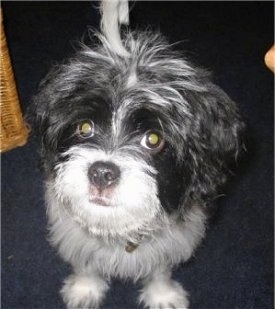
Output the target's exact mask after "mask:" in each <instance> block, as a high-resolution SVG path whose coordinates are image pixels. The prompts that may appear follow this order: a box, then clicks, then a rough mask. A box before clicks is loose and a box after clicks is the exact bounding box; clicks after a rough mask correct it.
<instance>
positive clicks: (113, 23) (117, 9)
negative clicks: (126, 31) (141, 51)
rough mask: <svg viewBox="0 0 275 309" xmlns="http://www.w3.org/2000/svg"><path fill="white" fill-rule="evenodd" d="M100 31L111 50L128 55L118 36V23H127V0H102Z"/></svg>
mask: <svg viewBox="0 0 275 309" xmlns="http://www.w3.org/2000/svg"><path fill="white" fill-rule="evenodd" d="M101 15H102V18H101V31H102V33H103V34H104V36H105V37H106V39H107V41H108V42H109V44H110V45H111V47H112V49H113V51H114V52H115V53H117V54H118V55H120V56H123V57H125V56H129V53H128V52H127V50H126V49H125V46H124V45H123V43H122V41H121V37H120V25H121V24H126V25H128V24H129V7H128V0H102V2H101Z"/></svg>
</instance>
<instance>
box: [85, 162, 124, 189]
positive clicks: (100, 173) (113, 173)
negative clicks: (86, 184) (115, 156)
mask: <svg viewBox="0 0 275 309" xmlns="http://www.w3.org/2000/svg"><path fill="white" fill-rule="evenodd" d="M88 177H89V179H90V181H91V183H92V184H93V185H94V186H96V187H97V188H98V189H101V190H102V189H105V188H107V187H109V186H111V185H112V184H114V183H115V182H117V181H118V180H119V177H120V170H119V168H118V166H116V165H115V164H114V163H112V162H103V161H97V162H95V163H94V164H92V165H91V166H90V168H89V170H88Z"/></svg>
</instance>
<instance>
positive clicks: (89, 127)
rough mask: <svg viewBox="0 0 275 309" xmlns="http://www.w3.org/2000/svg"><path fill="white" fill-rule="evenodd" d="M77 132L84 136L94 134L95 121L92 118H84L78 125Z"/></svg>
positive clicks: (87, 136)
mask: <svg viewBox="0 0 275 309" xmlns="http://www.w3.org/2000/svg"><path fill="white" fill-rule="evenodd" d="M77 134H78V135H79V136H80V137H82V138H89V137H92V136H93V135H94V123H93V122H92V121H91V120H84V121H82V122H80V123H79V124H78V126H77Z"/></svg>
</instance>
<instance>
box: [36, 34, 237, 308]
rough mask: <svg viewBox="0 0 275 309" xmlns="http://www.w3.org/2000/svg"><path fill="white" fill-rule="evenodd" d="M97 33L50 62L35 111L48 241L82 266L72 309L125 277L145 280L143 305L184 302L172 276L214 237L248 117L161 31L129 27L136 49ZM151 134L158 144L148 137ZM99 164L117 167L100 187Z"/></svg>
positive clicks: (69, 284)
mask: <svg viewBox="0 0 275 309" xmlns="http://www.w3.org/2000/svg"><path fill="white" fill-rule="evenodd" d="M98 38H99V39H100V44H99V45H97V46H93V47H88V46H82V48H81V50H80V51H79V52H77V54H76V55H75V57H73V58H71V59H69V60H68V61H67V62H66V63H65V64H62V65H60V66H57V67H55V68H53V70H52V71H51V72H50V73H49V74H48V76H47V77H46V78H45V79H44V80H43V82H42V83H41V86H40V90H39V93H38V95H37V96H36V97H35V98H34V103H33V106H32V115H33V125H34V126H35V127H36V131H37V132H39V136H40V138H41V145H42V148H41V149H42V150H41V155H42V158H43V162H44V167H45V171H46V175H47V185H46V202H47V214H48V218H49V228H50V236H51V237H50V239H51V243H52V244H53V245H54V246H55V247H56V248H57V249H58V252H59V254H60V255H61V256H62V257H63V259H64V260H65V261H67V262H69V263H70V264H71V265H72V267H73V272H74V274H73V275H71V276H70V277H69V278H67V279H66V281H65V282H64V287H63V288H62V291H61V294H62V296H63V299H64V301H65V303H66V304H67V306H68V307H69V308H80V307H81V308H83V307H85V308H94V307H98V306H99V305H100V304H101V303H102V301H103V299H104V295H105V293H106V291H107V289H108V284H109V281H110V279H111V278H112V277H113V276H116V277H120V278H132V279H133V280H134V281H137V280H140V281H141V282H142V283H143V289H142V291H141V295H140V301H141V302H143V304H144V305H145V306H146V307H150V308H167V307H169V308H187V307H188V299H187V293H186V292H185V291H184V290H183V288H182V287H181V286H180V285H179V284H178V283H177V282H174V281H173V280H172V279H170V277H171V271H172V268H173V267H175V266H177V265H178V264H179V263H181V262H182V261H186V260H188V259H189V258H190V257H191V256H192V254H193V252H194V250H195V248H196V247H197V246H198V244H199V243H200V241H201V239H202V238H203V236H204V234H205V225H206V217H207V216H206V212H207V208H208V207H209V205H211V202H212V201H213V199H215V198H216V197H217V195H218V194H219V189H220V187H221V185H223V184H224V183H225V181H226V175H227V173H228V166H229V165H228V164H229V163H230V162H231V161H232V160H233V161H234V160H235V159H236V157H237V156H238V154H239V152H240V150H241V148H242V142H241V139H240V136H241V132H242V130H243V123H242V121H241V120H240V117H239V114H238V109H237V107H236V105H235V103H234V102H232V100H231V99H230V98H229V97H228V96H227V95H226V94H225V93H224V92H223V91H222V90H221V89H220V88H219V87H218V86H216V85H214V84H213V83H212V82H211V80H210V77H209V74H208V73H207V72H206V71H205V70H202V69H200V68H197V67H194V66H192V64H190V63H189V62H188V61H187V60H186V59H184V58H183V57H182V56H181V55H179V54H178V53H177V52H175V51H173V50H172V48H171V47H170V46H169V44H168V43H167V42H166V41H165V39H164V38H163V37H162V36H160V35H159V34H155V33H149V32H129V33H127V34H126V35H125V37H124V39H123V45H124V46H125V49H126V50H127V56H123V55H118V54H117V53H115V52H114V51H113V49H112V47H111V46H110V44H109V43H108V41H107V40H106V38H105V37H104V36H103V35H98ZM83 121H84V122H86V123H87V122H88V123H89V124H91V129H90V131H89V136H81V134H80V129H79V128H80V124H81V123H83ZM150 132H153V133H154V134H155V133H156V134H157V135H158V137H159V140H160V144H159V145H158V146H157V147H156V148H154V147H152V148H150V147H148V143H147V144H146V141H148V136H149V135H150ZM98 162H100V164H102V162H103V164H105V165H104V166H105V168H107V167H106V166H115V167H116V168H115V170H118V171H119V172H117V174H118V175H117V178H118V179H115V181H114V183H112V184H111V185H110V184H109V183H108V186H107V185H106V186H107V187H104V188H103V189H102V188H101V189H102V192H101V191H100V192H101V193H98V192H99V191H98V190H99V189H98V187H97V186H98V184H96V185H95V183H94V182H92V181H91V178H92V177H94V176H93V175H92V176H91V172H90V171H91V167H93V166H94V165H95V164H98ZM111 173H114V171H113V170H111ZM108 175H109V174H108ZM112 181H113V180H112ZM101 189H100V190H101Z"/></svg>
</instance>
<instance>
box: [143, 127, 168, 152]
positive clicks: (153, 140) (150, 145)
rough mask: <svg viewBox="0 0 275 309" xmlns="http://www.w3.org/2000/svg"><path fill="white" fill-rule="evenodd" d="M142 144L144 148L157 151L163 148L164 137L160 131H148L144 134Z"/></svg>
mask: <svg viewBox="0 0 275 309" xmlns="http://www.w3.org/2000/svg"><path fill="white" fill-rule="evenodd" d="M140 144H141V146H143V147H144V148H146V149H148V150H150V151H152V152H154V153H157V152H159V151H160V150H161V149H162V148H163V146H164V139H163V138H162V137H161V135H160V134H159V133H158V132H155V131H148V132H146V133H145V135H144V136H143V138H142V140H141V142H140Z"/></svg>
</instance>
